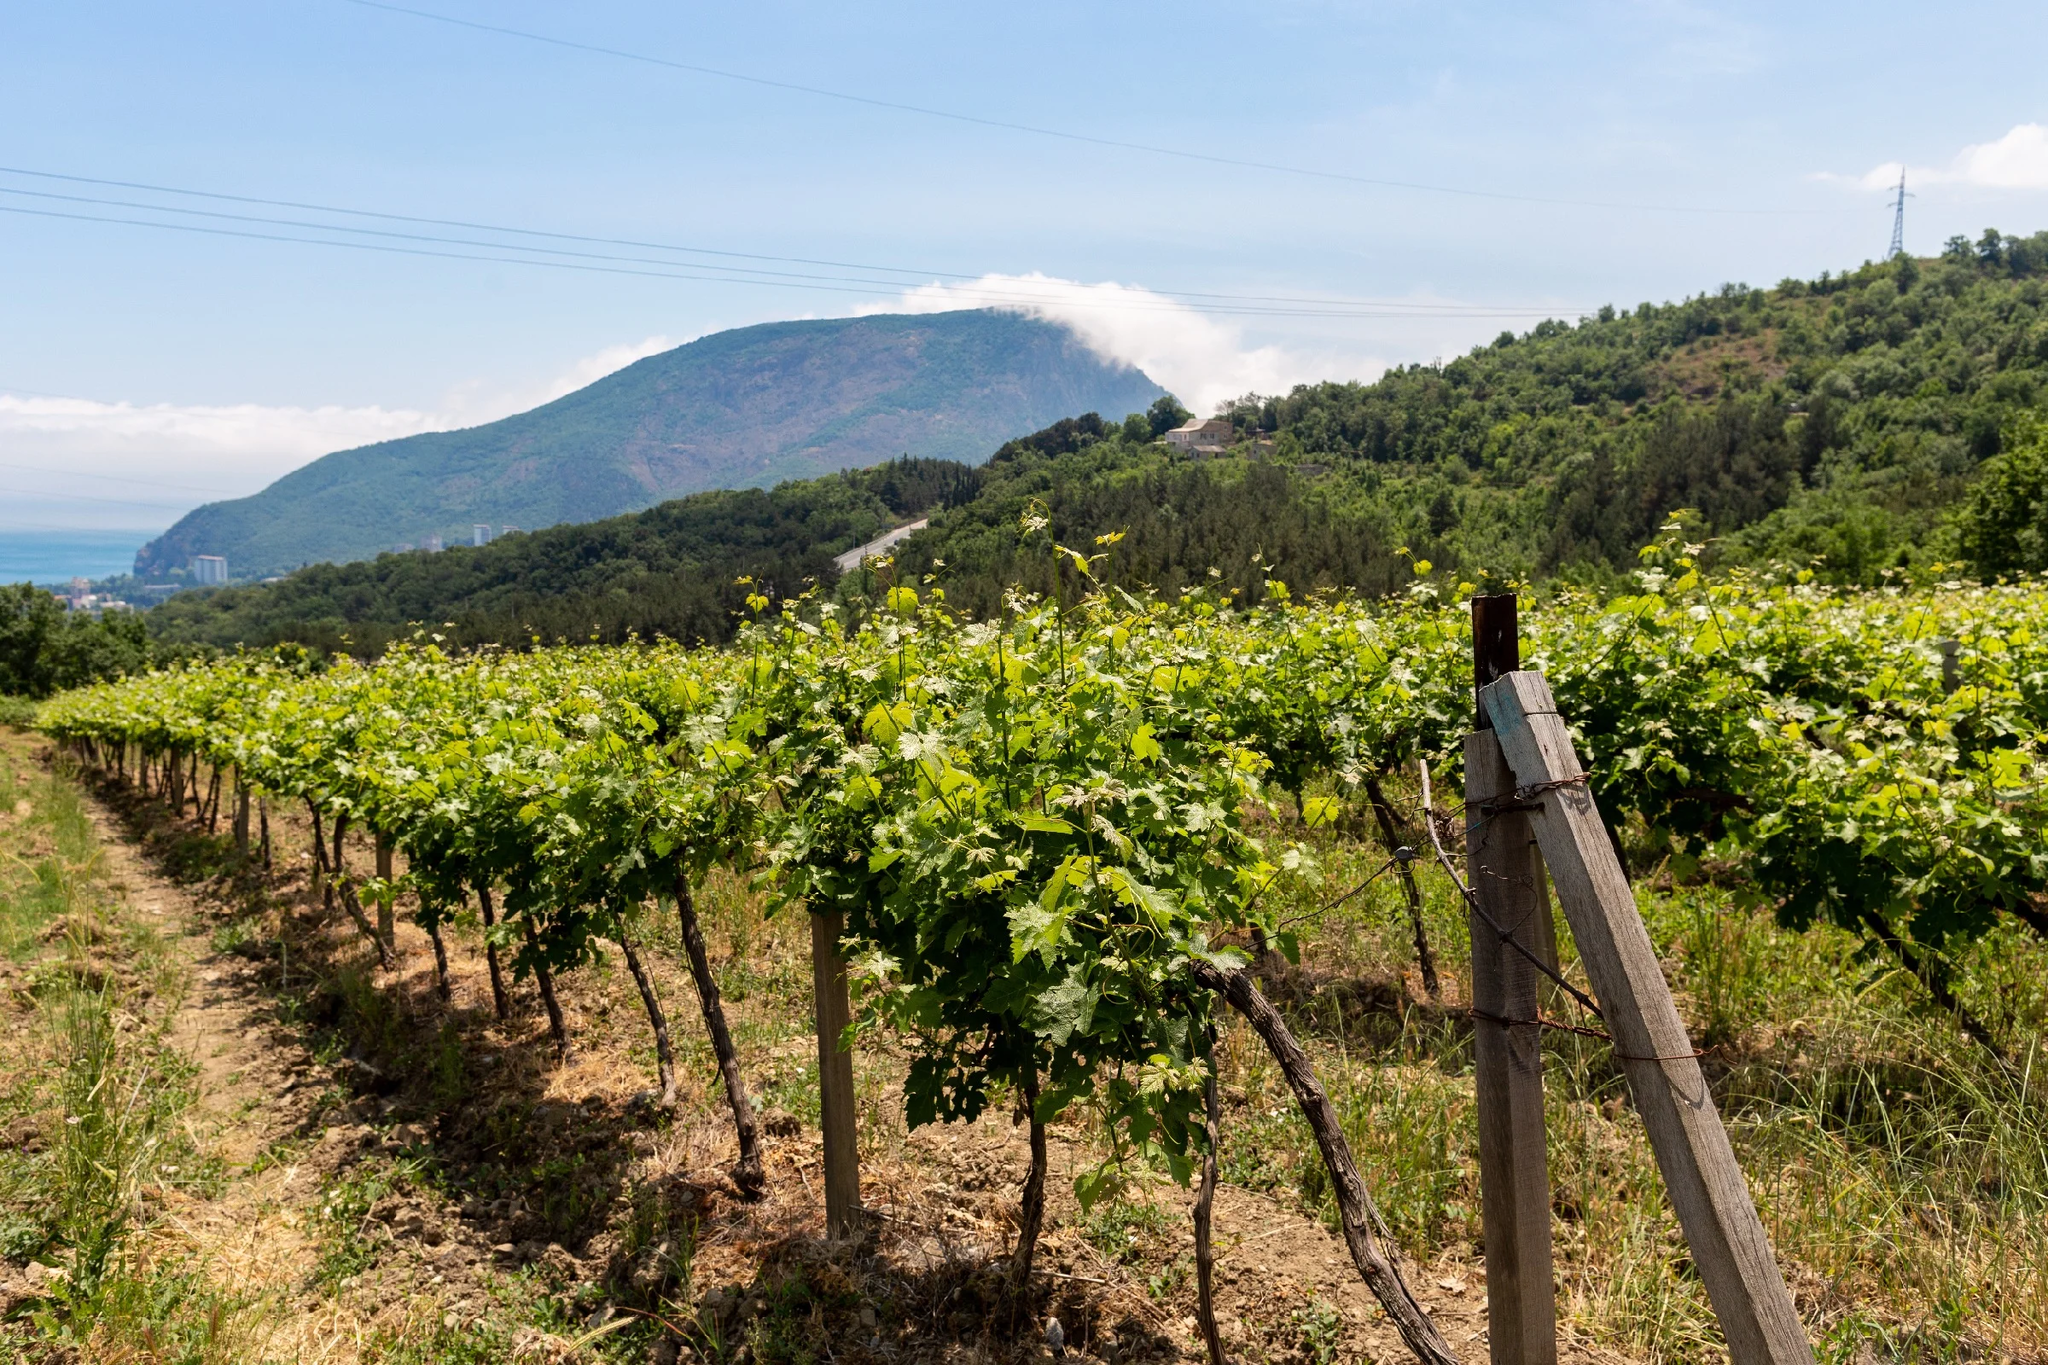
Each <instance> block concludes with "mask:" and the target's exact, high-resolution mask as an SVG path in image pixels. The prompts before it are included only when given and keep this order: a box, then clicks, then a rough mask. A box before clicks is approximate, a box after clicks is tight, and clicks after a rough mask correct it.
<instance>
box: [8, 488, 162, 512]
mask: <svg viewBox="0 0 2048 1365" xmlns="http://www.w3.org/2000/svg"><path fill="white" fill-rule="evenodd" d="M0 493H7V494H10V495H12V496H14V497H18V498H49V499H51V500H52V501H55V502H105V503H111V504H113V505H114V506H116V507H157V508H161V509H163V510H164V511H166V512H189V511H191V510H192V504H191V503H189V502H145V501H144V500H143V499H141V498H96V497H94V496H92V495H91V494H90V493H51V492H48V491H47V490H44V489H40V488H0Z"/></svg>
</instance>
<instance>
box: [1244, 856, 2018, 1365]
mask: <svg viewBox="0 0 2048 1365" xmlns="http://www.w3.org/2000/svg"><path fill="white" fill-rule="evenodd" d="M1376 852H1377V851H1376V850H1375V849H1372V848H1371V847H1366V848H1364V849H1362V850H1361V849H1358V848H1356V847H1352V846H1348V845H1346V844H1345V843H1344V842H1343V841H1342V840H1340V839H1336V838H1330V839H1328V840H1327V842H1326V845H1325V847H1324V849H1323V850H1322V853H1323V858H1324V866H1325V874H1326V876H1327V883H1325V882H1323V881H1321V880H1318V881H1317V882H1316V883H1315V884H1313V885H1309V886H1301V887H1295V888H1291V889H1282V888H1276V890H1279V891H1281V893H1282V894H1283V895H1291V896H1292V897H1293V899H1294V901H1295V903H1296V904H1297V905H1299V906H1301V907H1303V910H1304V912H1306V911H1313V910H1315V909H1317V908H1318V907H1317V906H1316V904H1315V898H1316V896H1317V895H1319V894H1321V892H1322V890H1323V888H1324V886H1325V884H1327V885H1343V886H1349V885H1353V884H1355V883H1356V881H1357V880H1358V879H1359V876H1362V875H1363V874H1362V873H1360V874H1359V876H1353V875H1352V874H1353V873H1354V872H1355V871H1356V870H1357V869H1359V868H1361V867H1362V868H1363V869H1364V871H1366V872H1369V871H1370V870H1371V866H1370V864H1371V861H1372V858H1373V857H1374V856H1375V854H1376ZM1347 878H1348V880H1347ZM1424 881H1425V887H1426V889H1427V892H1428V896H1429V902H1430V915H1429V924H1430V929H1431V934H1432V937H1433V939H1434V942H1435V946H1436V948H1437V951H1438V954H1439V958H1440V963H1441V967H1442V970H1443V972H1444V975H1445V978H1446V981H1447V983H1448V984H1447V986H1446V990H1447V991H1448V992H1449V993H1450V997H1451V1001H1452V1003H1453V1004H1454V1005H1455V1004H1456V1003H1457V1002H1458V1001H1462V1000H1463V999H1465V998H1466V996H1465V993H1464V992H1465V989H1466V988H1467V985H1468V983H1469V972H1468V968H1467V965H1466V962H1465V949H1464V935H1463V933H1462V931H1456V932H1453V931H1452V926H1450V925H1449V924H1448V923H1447V922H1448V921H1449V919H1450V915H1449V913H1448V910H1449V908H1450V907H1452V906H1454V905H1455V901H1454V899H1453V893H1452V892H1451V890H1450V888H1449V886H1448V884H1447V882H1445V880H1444V879H1443V878H1442V876H1441V874H1440V873H1437V872H1436V871H1435V870H1434V869H1430V870H1428V871H1426V873H1425V878H1424ZM1380 890H1381V889H1380V888H1378V887H1375V888H1374V889H1373V891H1372V892H1371V893H1369V894H1367V895H1364V896H1361V897H1359V898H1358V901H1357V902H1356V904H1355V905H1352V906H1347V907H1345V908H1344V910H1343V911H1342V912H1341V913H1337V914H1329V915H1326V916H1324V917H1323V918H1321V919H1320V920H1319V921H1318V922H1317V925H1316V928H1315V931H1314V933H1313V936H1312V937H1309V938H1307V939H1306V947H1305V950H1304V961H1305V962H1307V963H1309V964H1312V965H1313V966H1315V967H1317V968H1319V969H1320V970H1321V971H1322V972H1323V973H1324V975H1325V977H1329V978H1337V979H1339V980H1341V979H1342V978H1343V977H1344V976H1345V975H1348V974H1365V975H1372V974H1375V973H1377V974H1378V975H1380V976H1382V977H1391V976H1394V975H1398V974H1399V973H1400V972H1402V971H1403V970H1404V969H1410V968H1411V959H1412V956H1413V951H1412V948H1410V947H1409V946H1408V945H1407V944H1406V943H1405V942H1404V941H1403V939H1402V935H1401V934H1400V932H1399V931H1400V930H1401V929H1402V928H1404V927H1405V925H1404V924H1403V923H1402V921H1401V919H1400V916H1401V914H1402V913H1403V912H1402V910H1401V906H1400V903H1399V901H1398V900H1396V899H1395V898H1394V897H1393V895H1392V894H1391V890H1389V894H1384V895H1383V894H1380ZM1639 901H1640V905H1641V908H1642V910H1643V913H1644V918H1645V922H1646V923H1647V925H1648V926H1649V928H1650V931H1651V936H1652V939H1653V941H1654V942H1655V943H1656V944H1657V947H1658V949H1659V953H1660V955H1661V956H1662V958H1663V959H1664V962H1665V964H1666V970H1667V974H1668V975H1669V977H1670V979H1671V981H1672V985H1673V989H1674V993H1675V994H1676V996H1677V997H1678V1000H1679V1005H1680V1010H1681V1013H1682V1014H1684V1015H1685V1017H1686V1019H1687V1023H1688V1026H1689V1028H1690V1030H1691V1032H1692V1034H1693V1036H1694V1037H1695V1038H1696V1039H1698V1040H1700V1042H1701V1044H1702V1045H1703V1046H1704V1047H1706V1048H1707V1049H1708V1056H1707V1059H1706V1061H1705V1063H1704V1065H1705V1067H1706V1068H1707V1070H1708V1073H1709V1075H1710V1076H1711V1077H1712V1078H1713V1080H1714V1083H1715V1090H1716V1095H1717V1099H1718V1101H1719V1104H1720V1107H1721V1112H1722V1114H1723V1116H1724V1119H1725V1120H1726V1122H1727V1124H1728V1127H1729V1132H1730V1137H1731V1140H1732V1141H1733V1143H1734V1146H1735V1149H1736V1153H1737V1156H1738V1157H1739V1159H1740V1160H1741V1162H1742V1165H1743V1169H1744V1171H1745V1172H1746V1174H1747V1175H1748V1177H1749V1181H1750V1187H1751V1190H1752V1192H1753V1194H1754V1195H1755V1198H1756V1201H1757V1205H1758V1208H1759V1211H1760V1213H1761V1214H1762V1216H1763V1219H1764V1222H1765V1225H1766V1227H1767V1229H1768V1230H1769V1233H1770V1235H1771V1238H1772V1241H1773V1245H1774V1246H1775V1247H1776V1249H1777V1252H1778V1254H1779V1257H1780V1260H1781V1263H1783V1264H1785V1265H1786V1266H1787V1267H1788V1277H1789V1278H1790V1279H1791V1280H1792V1281H1793V1284H1794V1289H1795V1293H1796V1294H1797V1295H1798V1297H1799V1298H1800V1301H1801V1306H1802V1310H1803V1311H1804V1312H1805V1313H1806V1316H1807V1319H1808V1324H1809V1327H1810V1329H1811V1331H1812V1333H1813V1335H1814V1338H1815V1341H1816V1343H1817V1346H1818V1349H1819V1351H1820V1354H1821V1355H1822V1357H1823V1358H1825V1359H1828V1360H1841V1361H1847V1360H1851V1359H1857V1358H1861V1355H1862V1354H1868V1353H1873V1352H1874V1353H1875V1355H1876V1358H1878V1359H1887V1360H1901V1361H1928V1362H1934V1361H1960V1360H1963V1359H1965V1358H1969V1359H1978V1358H1983V1357H1985V1356H1991V1357H1998V1358H2021V1359H2026V1358H2038V1357H2039V1356H2040V1354H2041V1353H2042V1352H2043V1350H2044V1349H2048V1095H2044V1089H2048V1055H2044V1054H2043V1051H2042V1049H2041V1046H2040V1043H2039V1041H2038V1040H2039V1039H2040V1038H2041V1037H2042V1034H2043V1026H2044V1024H2048V945H2044V944H2043V943H2041V942H2040V941H2039V940H2038V939H2035V938H2033V937H2031V936H2030V935H2027V934H2025V933H2023V932H2020V931H2018V930H2017V929H2008V930H2005V931H2001V932H2000V933H1996V934H1993V935H1991V936H1990V937H1988V938H1987V939H1985V940H1984V941H1982V942H1980V943H1978V944H1975V945H1973V946H1972V947H1971V948H1970V949H1969V951H1968V952H1966V953H1964V954H1962V955H1961V956H1960V957H1959V958H1958V960H1957V962H1956V964H1955V966H1956V968H1957V971H1958V973H1959V978H1960V984H1959V992H1960V993H1961V994H1962V995H1963V996H1964V997H1965V998H1966V999H1968V1000H1970V1001H1971V1002H1972V1003H1973V1005H1975V1006H1976V1007H1977V1008H1979V1009H1980V1011H1982V1012H1983V1013H1986V1014H1988V1015H1990V1016H1991V1017H1993V1018H1995V1019H1997V1020H1998V1027H1999V1028H2000V1029H2001V1031H2002V1032H2003V1035H2004V1036H2005V1037H2007V1038H2009V1039H2015V1040H2018V1046H2017V1052H2016V1056H2015V1059H2014V1061H2013V1063H2012V1065H2011V1066H2010V1067H2007V1066H2002V1065H2000V1064H1999V1063H1998V1062H1996V1061H1994V1060H1993V1059H1992V1058H1991V1057H1990V1056H1989V1055H1988V1054H1987V1053H1986V1052H1985V1050H1984V1049H1982V1048H1980V1047H1978V1046H1977V1045H1976V1044H1974V1043H1972V1042H1970V1041H1969V1040H1968V1039H1967V1038H1965V1037H1964V1036H1963V1035H1962V1034H1961V1033H1960V1032H1959V1031H1958V1030H1957V1029H1955V1028H1954V1027H1953V1026H1952V1025H1951V1024H1950V1023H1949V1022H1948V1020H1947V1019H1946V1017H1945V1016H1941V1015H1939V1014H1937V1013H1935V1012H1934V1011H1932V1010H1931V1009H1930V1008H1929V1007H1928V1006H1927V1005H1926V1003H1925V1000H1924V993H1923V992H1922V990H1921V988H1920V987H1919V985H1918V983H1917V982H1914V981H1912V980H1911V979H1910V978H1906V977H1904V976H1902V975H1901V974H1899V973H1897V972H1895V971H1891V970H1888V969H1887V968H1886V967H1885V965H1884V964H1882V963H1873V962H1871V961H1870V960H1868V959H1867V958H1866V957H1865V956H1864V955H1863V954H1862V953H1861V952H1860V945H1859V944H1858V943H1857V942H1856V941H1855V940H1853V939H1852V938H1850V937H1849V936H1847V935H1845V934H1842V933H1840V932H1839V931H1836V930H1833V929H1830V928H1826V927H1822V928H1816V929H1812V930H1809V931H1807V932H1804V933H1794V932H1792V931H1790V930H1787V929H1784V928H1782V927H1780V926H1779V925H1777V924H1776V923H1775V922H1774V921H1773V920H1772V919H1771V918H1770V917H1769V915H1768V914H1764V913H1753V912H1750V911H1746V910H1742V909H1738V908H1736V907H1735V905H1734V904H1733V902H1732V899H1731V897H1730V896H1729V895H1728V894H1727V893H1726V892H1724V891H1722V890H1719V889H1717V888H1715V887H1713V886H1711V885H1705V884H1701V885H1691V886H1679V887H1677V888H1675V889H1672V890H1668V891H1664V892H1660V893H1657V894H1650V893H1648V892H1642V893H1639ZM1560 923H1561V921H1560ZM1562 938H1563V940H1564V941H1563V948H1564V952H1565V955H1566V958H1567V963H1566V965H1567V970H1568V971H1569V970H1570V969H1571V968H1572V965H1573V964H1572V962H1571V954H1570V943H1569V933H1568V932H1565V933H1564V934H1563V935H1562ZM1581 979H1583V978H1581ZM1411 983H1412V977H1411ZM1324 994H1325V995H1334V994H1336V992H1335V991H1334V990H1326V991H1325V992H1324ZM1547 1008H1548V1009H1549V1010H1550V1011H1551V1012H1553V1013H1558V1014H1563V1013H1565V1012H1566V1007H1564V1006H1561V1005H1551V1006H1548V1007H1547ZM1297 1013H1298V1016H1299V1017H1298V1020H1297V1026H1298V1027H1306V1028H1312V1029H1314V1031H1315V1033H1316V1037H1315V1040H1314V1042H1313V1044H1312V1051H1314V1052H1315V1053H1316V1060H1317V1065H1318V1069H1319V1070H1320V1072H1321V1073H1322V1075H1323V1076H1324V1078H1325V1083H1326V1084H1327V1085H1328V1086H1329V1089H1330V1091H1331V1095H1332V1098H1333V1100H1334V1101H1335V1102H1336V1103H1337V1106H1338V1109H1339V1112H1340V1114H1341V1115H1342V1116H1343V1121H1344V1127H1345V1130H1346V1132H1347V1134H1348V1135H1349V1138H1350V1140H1351V1142H1352V1145H1353V1147H1354V1149H1355V1151H1356V1153H1357V1155H1358V1159H1359V1163H1360V1166H1361V1168H1362V1170H1363V1173H1364V1175H1365V1177H1366V1180H1367V1182H1368V1184H1369V1186H1370V1187H1371V1188H1372V1190H1373V1193H1374V1196H1375V1199H1376V1201H1377V1202H1378V1204H1379V1207H1380V1210H1381V1213H1382V1214H1383V1215H1384V1217H1385V1218H1386V1221H1387V1223H1388V1224H1389V1226H1390V1228H1391V1230H1392V1231H1393V1234H1394V1236H1395V1240H1396V1241H1397V1242H1399V1243H1400V1245H1401V1246H1402V1247H1403V1249H1404V1250H1406V1251H1407V1252H1408V1253H1409V1254H1410V1255H1412V1256H1415V1257H1418V1258H1420V1259H1423V1260H1425V1261H1427V1260H1428V1259H1429V1258H1431V1257H1433V1256H1435V1255H1437V1254H1439V1253H1440V1252H1445V1251H1447V1250H1448V1251H1453V1252H1455V1251H1457V1250H1458V1249H1459V1248H1460V1247H1461V1246H1467V1244H1472V1245H1470V1246H1468V1247H1467V1249H1468V1250H1471V1251H1473V1252H1474V1253H1475V1254H1476V1243H1477V1240H1478V1237H1479V1233H1480V1228H1479V1213H1478V1208H1479V1199H1478V1174H1477V1154H1476V1147H1475V1142H1476V1139H1475V1136H1474V1132H1473V1117H1472V1083H1471V1076H1470V1048H1469V1044H1468V1043H1466V1042H1465V1041H1463V1038H1462V1036H1461V1032H1460V1031H1459V1030H1457V1029H1455V1028H1452V1027H1451V1026H1450V1025H1449V1023H1448V1022H1445V1021H1438V1022H1432V1018H1433V1016H1431V1015H1430V1014H1429V1013H1428V1012H1426V1011H1416V1010H1409V1011H1407V1012H1405V1013H1404V1014H1403V1016H1402V1017H1401V1018H1400V1019H1398V1020H1396V1021H1391V1022H1387V1021H1382V1022H1381V1023H1379V1024H1377V1025H1370V1026H1368V1025H1366V1024H1364V1023H1363V1022H1362V1021H1346V1020H1344V1019H1343V1018H1342V1017H1341V1014H1340V1015H1336V1016H1333V1015H1332V1014H1331V1012H1330V1011H1329V1010H1328V1009H1327V1008H1325V1007H1324V1006H1323V1005H1322V1004H1320V1003H1318V1001H1315V1000H1311V1001H1310V1002H1308V1004H1307V1005H1305V1006H1304V1007H1302V1008H1301V1009H1299V1010H1298V1011H1297ZM1333 1018H1334V1019H1335V1023H1334V1024H1333V1023H1332V1020H1333ZM1354 1025H1356V1026H1354ZM1545 1050H1546V1068H1545V1081H1546V1104H1547V1106H1548V1114H1549V1122H1548V1129H1549V1138H1550V1151H1549V1162H1550V1174H1551V1185H1552V1192H1553V1211H1554V1214H1555V1218H1554V1223H1553V1234H1554V1244H1555V1248H1556V1265H1557V1271H1558V1278H1559V1283H1560V1286H1561V1294H1560V1316H1561V1319H1562V1321H1563V1323H1564V1325H1565V1329H1566V1331H1567V1332H1568V1333H1570V1334H1571V1335H1573V1336H1576V1337H1578V1338H1579V1339H1581V1340H1583V1341H1585V1342H1587V1343H1588V1344H1590V1345H1595V1346H1599V1347H1604V1348H1607V1349H1612V1350H1617V1351H1621V1352H1624V1353H1626V1354H1628V1355H1630V1356H1634V1357H1636V1358H1638V1359H1643V1360H1647V1361H1654V1362H1660V1363H1661V1362H1674V1363H1676V1362H1686V1363H1687V1365H1690V1363H1691V1362H1701V1363H1702V1365H1704V1363H1705V1362H1718V1361H1721V1360H1725V1358H1726V1348H1725V1346H1723V1345H1722V1344H1721V1340H1720V1336H1719V1332H1718V1330H1717V1328H1716V1327H1715V1324H1714V1318H1713V1314H1712V1311H1711V1308H1710V1306H1709V1304H1708V1303H1707V1299H1706V1295H1705V1292H1704V1289H1703V1287H1702V1286H1701V1284H1700V1282H1699V1279H1698V1277H1697V1276H1696V1275H1695V1274H1694V1273H1693V1271H1692V1268H1691V1263H1690V1259H1689V1257H1688V1255H1687V1252H1686V1248H1685V1243H1684V1239H1683V1237H1682V1236H1681V1235H1680V1232H1679V1229H1678V1226H1677V1221H1676V1218H1675V1215H1674V1214H1673V1212H1672V1210H1671V1208H1670V1206H1669V1204H1668V1203H1667V1202H1666V1200H1665V1198H1664V1194H1663V1185H1662V1181H1661V1179H1660V1177H1659V1175H1658V1172H1657V1168H1656V1163H1655V1160H1654V1158H1653V1156H1652V1154H1651V1152H1650V1149H1649V1145H1648V1141H1647V1138H1646V1137H1645V1135H1644V1133H1643V1130H1642V1127H1641V1125H1640V1124H1639V1123H1638V1122H1636V1121H1635V1118H1634V1116H1633V1114H1632V1113H1631V1112H1630V1111H1629V1109H1628V1103H1627V1096H1626V1086H1625V1084H1624V1083H1623V1081H1622V1079H1621V1077H1620V1074H1619V1071H1618V1068H1617V1066H1616V1064H1615V1062H1614V1060H1613V1058H1612V1057H1611V1055H1610V1054H1609V1052H1608V1050H1607V1048H1606V1046H1605V1045H1604V1044H1602V1043H1600V1042H1598V1041H1595V1040H1589V1039H1585V1038H1578V1037H1573V1036H1570V1035H1563V1034H1548V1035H1546V1042H1545ZM1219 1056H1220V1058H1221V1060H1222V1064H1223V1079H1224V1081H1225V1085H1226V1093H1231V1094H1237V1095H1242V1096H1243V1099H1242V1101H1241V1103H1239V1104H1238V1105H1236V1106H1234V1108H1233V1112H1232V1113H1231V1115H1230V1116H1229V1119H1228V1122H1227V1123H1226V1133H1227V1134H1228V1137H1227V1139H1226V1147H1225V1151H1224V1153H1223V1158H1222V1166H1223V1171H1224V1175H1225V1178H1226V1179H1229V1180H1234V1181H1237V1182H1239V1183H1243V1184H1246V1185H1249V1186H1251V1187H1253V1188H1258V1189H1265V1190H1278V1191H1283V1192H1290V1193H1292V1194H1293V1196H1294V1197H1295V1198H1296V1199H1297V1200H1299V1202H1300V1203H1301V1204H1302V1206H1303V1207H1304V1208H1306V1209H1308V1210H1311V1211H1314V1212H1317V1213H1321V1214H1323V1215H1324V1216H1325V1217H1328V1216H1330V1214H1331V1209H1330V1201H1329V1197H1328V1192H1327V1189H1326V1178H1325V1176H1324V1173H1323V1171H1322V1168H1321V1165H1320V1163H1319V1162H1317V1161H1316V1159H1315V1156H1314V1150H1313V1146H1312V1144H1311V1142H1310V1140H1309V1136H1308V1133H1307V1130H1306V1128H1305V1127H1304V1126H1303V1125H1301V1124H1300V1122H1299V1121H1298V1120H1297V1119H1295V1118H1294V1117H1293V1114H1292V1107H1291V1104H1290V1103H1289V1101H1288V1098H1287V1095H1286V1092H1285V1090H1284V1088H1283V1087H1282V1086H1281V1084H1280V1080H1279V1077H1278V1075H1277V1073H1275V1072H1274V1071H1273V1069H1272V1067H1271V1065H1270V1063H1269V1062H1268V1061H1267V1060H1266V1058H1265V1056H1264V1053H1263V1051H1262V1050H1260V1049H1259V1048H1258V1046H1257V1045H1256V1043H1255V1042H1254V1041H1253V1040H1251V1039H1249V1038H1248V1037H1247V1036H1245V1034H1244V1033H1243V1031H1242V1030H1241V1029H1237V1030H1233V1031H1232V1033H1231V1034H1229V1035H1227V1036H1226V1037H1225V1039H1224V1040H1223V1042H1222V1044H1221V1046H1220V1047H1219Z"/></svg>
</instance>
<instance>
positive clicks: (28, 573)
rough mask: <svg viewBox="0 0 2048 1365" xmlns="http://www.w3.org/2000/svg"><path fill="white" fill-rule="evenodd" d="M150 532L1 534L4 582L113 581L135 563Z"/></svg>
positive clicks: (0, 564)
mask: <svg viewBox="0 0 2048 1365" xmlns="http://www.w3.org/2000/svg"><path fill="white" fill-rule="evenodd" d="M151 534H153V533H152V532H148V531H85V530H78V529H75V528H65V529H61V530H49V531H19V530H15V531H0V583H20V582H23V581H24V580H25V581H27V582H31V583H42V584H58V583H65V582H68V581H69V580H71V579H73V578H111V577H113V576H114V575H115V574H124V573H127V572H128V571H129V569H131V568H132V567H134V564H135V550H136V547H137V546H139V545H141V544H142V543H143V542H144V541H146V540H148V539H149V538H150V536H151Z"/></svg>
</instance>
